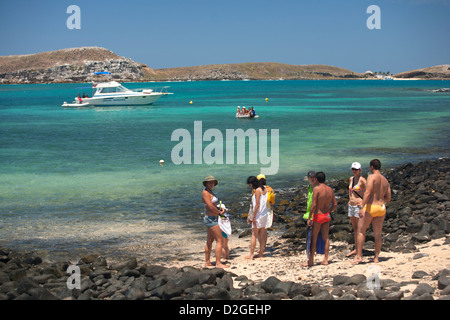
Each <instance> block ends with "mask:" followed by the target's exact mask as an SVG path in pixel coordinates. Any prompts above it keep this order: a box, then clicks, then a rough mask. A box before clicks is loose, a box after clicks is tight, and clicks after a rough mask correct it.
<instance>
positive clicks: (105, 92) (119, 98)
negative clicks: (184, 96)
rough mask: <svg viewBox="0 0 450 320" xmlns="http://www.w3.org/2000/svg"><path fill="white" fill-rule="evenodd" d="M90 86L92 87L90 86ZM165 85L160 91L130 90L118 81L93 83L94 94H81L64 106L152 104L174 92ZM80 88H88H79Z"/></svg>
mask: <svg viewBox="0 0 450 320" xmlns="http://www.w3.org/2000/svg"><path fill="white" fill-rule="evenodd" d="M88 88H90V87H88ZM167 88H169V87H163V88H161V89H160V90H159V91H155V90H153V89H141V90H136V91H133V90H130V89H127V88H125V87H124V86H123V85H121V84H120V83H118V82H116V81H110V82H100V83H95V82H94V83H93V85H92V88H91V89H92V92H93V93H92V96H91V97H89V95H87V96H85V95H83V97H82V96H81V95H80V94H79V95H78V97H76V98H75V101H74V102H72V103H67V102H64V104H63V105H62V106H63V107H90V106H102V107H104V106H141V105H150V104H152V103H154V102H155V101H156V100H158V99H159V98H161V97H162V96H164V95H168V94H172V93H170V92H167ZM79 89H86V87H85V88H79Z"/></svg>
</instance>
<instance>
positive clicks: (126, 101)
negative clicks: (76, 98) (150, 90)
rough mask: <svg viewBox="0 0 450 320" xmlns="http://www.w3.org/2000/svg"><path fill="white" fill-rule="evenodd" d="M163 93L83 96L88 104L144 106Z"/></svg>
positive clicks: (154, 100)
mask: <svg viewBox="0 0 450 320" xmlns="http://www.w3.org/2000/svg"><path fill="white" fill-rule="evenodd" d="M162 96H163V94H143V95H127V96H109V97H93V98H84V99H83V102H84V103H89V105H90V106H94V107H95V106H102V107H106V106H144V105H150V104H152V103H154V102H156V101H157V100H158V99H159V98H161V97H162Z"/></svg>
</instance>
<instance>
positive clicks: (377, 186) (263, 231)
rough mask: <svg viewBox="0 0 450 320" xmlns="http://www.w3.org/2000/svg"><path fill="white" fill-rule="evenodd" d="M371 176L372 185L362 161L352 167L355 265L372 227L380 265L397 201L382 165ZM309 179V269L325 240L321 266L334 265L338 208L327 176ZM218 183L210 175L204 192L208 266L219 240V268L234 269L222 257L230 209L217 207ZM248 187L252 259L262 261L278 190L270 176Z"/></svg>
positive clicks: (250, 179) (253, 180)
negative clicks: (332, 236) (389, 210)
mask: <svg viewBox="0 0 450 320" xmlns="http://www.w3.org/2000/svg"><path fill="white" fill-rule="evenodd" d="M369 167H370V172H371V174H370V175H369V176H368V177H367V180H366V179H365V178H364V177H363V176H362V175H361V172H362V167H361V164H360V163H359V162H354V163H352V166H351V170H352V172H353V176H352V177H350V182H349V187H348V188H349V201H348V216H349V217H350V221H351V224H352V226H353V230H354V233H355V249H354V250H353V251H352V252H350V253H349V254H348V255H347V256H352V255H354V256H355V258H354V260H353V261H352V262H353V263H355V264H357V263H360V262H361V261H362V252H363V245H364V241H365V234H366V231H367V229H368V227H369V226H370V224H372V229H373V234H374V238H375V257H374V260H373V261H374V262H376V263H377V262H379V260H378V259H379V254H380V251H381V244H382V238H381V231H382V226H383V221H384V219H385V215H386V206H385V203H386V202H388V201H390V200H391V188H390V185H389V182H388V181H387V179H386V178H385V177H384V176H383V175H382V174H381V172H380V170H381V163H380V161H379V160H378V159H374V160H372V161H371V162H370V164H369ZM306 178H307V179H308V181H309V183H310V184H309V186H308V202H307V210H306V213H305V215H304V216H303V218H304V219H305V220H306V223H307V225H308V227H311V237H310V241H311V243H310V252H309V259H308V262H307V263H305V264H304V266H307V267H311V266H313V265H314V254H315V252H316V248H317V240H318V237H319V235H321V240H323V242H324V248H325V250H324V259H323V261H322V263H321V264H323V265H327V264H328V255H329V248H330V241H329V230H330V221H331V215H332V213H333V211H334V210H335V209H336V207H337V202H336V197H335V194H334V191H333V189H332V188H330V187H329V186H327V185H326V184H325V180H326V177H325V173H323V172H317V173H316V172H314V171H310V172H308V174H307V176H306ZM217 184H218V181H217V180H216V179H215V178H214V177H212V176H208V177H206V178H205V180H204V181H203V185H204V189H203V192H202V200H203V203H204V206H205V212H204V213H205V215H204V222H205V225H206V227H207V228H208V233H207V241H206V245H205V266H212V263H211V261H210V256H211V251H212V244H213V242H214V241H216V247H215V256H216V267H219V268H228V266H227V265H225V264H223V263H222V262H221V257H222V256H223V257H225V258H228V254H229V249H228V236H229V235H227V234H226V233H224V232H223V231H222V230H221V227H220V222H221V221H220V219H227V217H226V213H225V211H226V210H225V208H224V207H223V206H219V207H218V206H217V202H218V198H217V196H216V195H215V194H214V193H213V191H212V190H213V188H214V187H215V186H216V185H217ZM247 184H248V185H249V187H250V188H251V189H252V201H251V206H250V211H249V215H248V218H247V221H248V223H250V224H251V225H252V239H251V242H250V254H249V255H248V256H246V258H248V259H253V258H254V257H262V256H263V255H264V251H265V249H266V244H267V228H269V227H270V226H271V225H272V219H273V210H272V206H273V205H274V204H275V194H274V192H273V189H272V188H270V187H269V186H267V185H266V179H265V176H263V175H259V176H257V177H254V176H250V177H248V179H247ZM257 241H258V242H259V245H260V250H259V252H258V253H257V255H255V249H256V243H257Z"/></svg>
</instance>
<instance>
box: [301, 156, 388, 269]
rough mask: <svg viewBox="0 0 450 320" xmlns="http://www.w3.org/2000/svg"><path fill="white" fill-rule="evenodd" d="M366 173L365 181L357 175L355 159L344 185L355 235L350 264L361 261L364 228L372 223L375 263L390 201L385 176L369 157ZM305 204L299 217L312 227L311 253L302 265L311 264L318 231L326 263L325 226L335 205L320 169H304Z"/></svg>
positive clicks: (328, 223)
mask: <svg viewBox="0 0 450 320" xmlns="http://www.w3.org/2000/svg"><path fill="white" fill-rule="evenodd" d="M369 168H370V173H371V174H370V175H369V176H368V177H367V180H366V179H365V178H364V177H363V176H362V175H361V173H362V167H361V164H360V163H359V162H353V163H352V165H351V170H352V172H353V176H352V177H350V179H349V186H348V192H349V194H348V196H349V201H348V216H349V217H350V222H351V224H352V226H353V231H354V234H355V235H354V237H355V248H354V250H353V251H351V252H350V253H349V254H348V255H347V256H348V257H350V256H353V255H354V256H355V258H354V260H353V261H352V263H355V264H357V263H360V262H361V261H362V253H363V245H364V241H365V238H366V231H367V229H368V228H369V226H370V224H372V229H373V235H374V238H375V257H374V260H373V262H375V263H378V262H379V255H380V251H381V244H382V238H381V231H382V227H383V221H384V219H385V217H386V205H385V204H386V202H389V201H391V188H390V185H389V182H388V181H387V179H386V178H385V177H384V176H383V175H382V174H381V172H380V170H381V162H380V160H378V159H373V160H372V161H370V164H369ZM307 178H308V180H309V182H310V186H308V205H307V206H308V207H307V212H306V214H305V215H304V216H303V218H304V219H306V220H307V224H308V226H312V236H311V252H310V255H309V260H308V263H307V264H305V266H309V267H310V266H313V265H314V253H315V251H316V246H317V237H318V235H319V232H321V236H322V240H323V241H324V243H325V253H324V259H323V261H322V264H325V265H326V264H328V254H329V248H330V241H329V228H330V220H331V216H330V215H331V213H332V212H333V210H334V209H336V207H337V203H336V198H335V196H334V192H333V190H332V189H331V188H330V187H329V186H327V185H325V174H324V173H323V172H318V173H315V172H314V171H310V172H308V175H307Z"/></svg>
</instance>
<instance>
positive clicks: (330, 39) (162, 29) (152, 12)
mask: <svg viewBox="0 0 450 320" xmlns="http://www.w3.org/2000/svg"><path fill="white" fill-rule="evenodd" d="M69 5H77V6H79V7H80V9H81V29H80V30H69V29H68V28H67V26H66V21H67V19H68V18H69V16H70V14H67V13H66V10H67V7H68V6H69ZM370 5H377V6H379V7H380V10H381V29H379V30H369V29H368V28H367V26H366V21H367V19H368V18H369V17H370V16H371V14H368V13H366V10H367V8H368V7H369V6H370ZM449 16H450V0H390V1H380V0H349V1H338V0H314V1H313V0H310V1H303V0H277V1H274V0H272V1H267V0H240V1H236V0H220V1H218V0H209V1H206V0H158V1H153V0H147V1H144V0H128V1H116V0H113V1H106V0H90V1H85V0H69V1H66V0H52V1H50V0H39V1H36V0H28V1H25V0H15V1H7V2H6V1H2V2H1V4H0V30H1V31H0V40H1V43H2V45H1V46H0V55H12V54H28V53H36V52H43V51H52V50H58V49H63V48H72V47H80V46H99V47H105V48H107V49H109V50H112V51H113V52H115V53H117V54H118V55H120V56H124V57H128V58H131V59H133V60H135V61H137V62H142V63H145V64H147V65H149V66H150V67H151V68H169V67H181V66H196V65H204V64H222V63H242V62H281V63H288V64H296V65H302V64H326V65H334V66H338V67H343V68H348V69H350V70H353V71H356V72H364V71H366V70H372V71H390V72H392V73H397V72H402V71H407V70H411V69H416V68H423V67H428V66H434V65H439V64H450V18H449Z"/></svg>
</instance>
